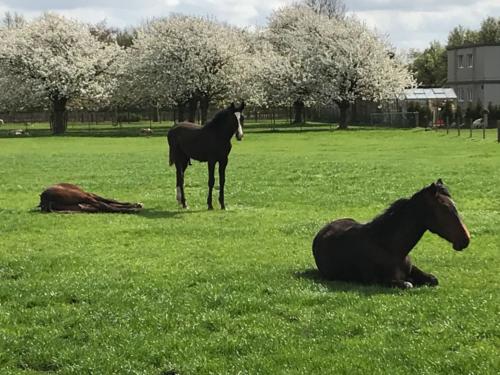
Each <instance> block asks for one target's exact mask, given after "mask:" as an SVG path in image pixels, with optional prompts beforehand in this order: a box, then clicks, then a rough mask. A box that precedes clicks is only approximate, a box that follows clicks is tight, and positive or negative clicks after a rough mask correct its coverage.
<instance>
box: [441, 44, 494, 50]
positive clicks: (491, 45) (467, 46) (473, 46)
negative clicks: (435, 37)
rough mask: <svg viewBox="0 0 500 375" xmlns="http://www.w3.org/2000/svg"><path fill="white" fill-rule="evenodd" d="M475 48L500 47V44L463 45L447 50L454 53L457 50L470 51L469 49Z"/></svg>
mask: <svg viewBox="0 0 500 375" xmlns="http://www.w3.org/2000/svg"><path fill="white" fill-rule="evenodd" d="M475 47H500V43H476V44H474V43H465V44H462V45H461V46H454V47H446V50H448V51H453V50H456V49H466V48H467V49H468V48H475Z"/></svg>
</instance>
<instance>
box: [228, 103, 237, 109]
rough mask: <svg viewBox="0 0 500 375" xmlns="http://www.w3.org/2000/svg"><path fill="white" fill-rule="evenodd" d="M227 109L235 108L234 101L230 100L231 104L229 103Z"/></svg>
mask: <svg viewBox="0 0 500 375" xmlns="http://www.w3.org/2000/svg"><path fill="white" fill-rule="evenodd" d="M229 109H231V110H233V111H234V110H235V109H236V107H235V105H234V102H231V104H230V105H229Z"/></svg>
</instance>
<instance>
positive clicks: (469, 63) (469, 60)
mask: <svg viewBox="0 0 500 375" xmlns="http://www.w3.org/2000/svg"><path fill="white" fill-rule="evenodd" d="M473 65H474V57H473V56H472V53H469V54H468V55H467V67H468V68H472V66H473Z"/></svg>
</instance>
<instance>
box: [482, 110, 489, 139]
mask: <svg viewBox="0 0 500 375" xmlns="http://www.w3.org/2000/svg"><path fill="white" fill-rule="evenodd" d="M487 126H488V110H487V109H485V110H484V112H483V139H486V127H487Z"/></svg>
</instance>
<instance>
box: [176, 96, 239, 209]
mask: <svg viewBox="0 0 500 375" xmlns="http://www.w3.org/2000/svg"><path fill="white" fill-rule="evenodd" d="M244 107H245V103H243V102H242V103H241V105H240V106H239V107H235V105H234V103H231V105H230V106H229V107H228V108H226V109H223V110H222V111H219V112H217V114H216V115H215V116H214V118H213V119H212V120H210V121H208V122H207V123H206V124H205V125H204V126H200V125H196V124H193V123H191V122H181V123H179V124H176V125H174V126H173V127H172V129H170V130H169V132H168V135H167V138H168V146H169V163H170V165H172V164H175V169H176V172H177V175H176V176H177V184H176V186H177V201H178V202H179V204H180V205H182V207H183V208H187V204H186V197H185V195H184V173H185V171H186V168H187V167H188V165H189V164H190V160H191V159H194V160H198V161H201V162H207V163H208V198H207V205H208V209H209V210H211V209H213V206H212V190H213V187H214V184H215V176H214V173H215V164H216V163H219V185H220V187H219V203H220V206H221V208H222V209H225V208H226V206H225V204H224V184H225V181H226V166H227V163H228V155H229V153H230V152H231V138H232V136H233V134H234V135H236V139H237V140H238V141H241V139H242V138H243V127H242V125H243V115H242V113H241V112H242V111H243V108H244Z"/></svg>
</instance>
